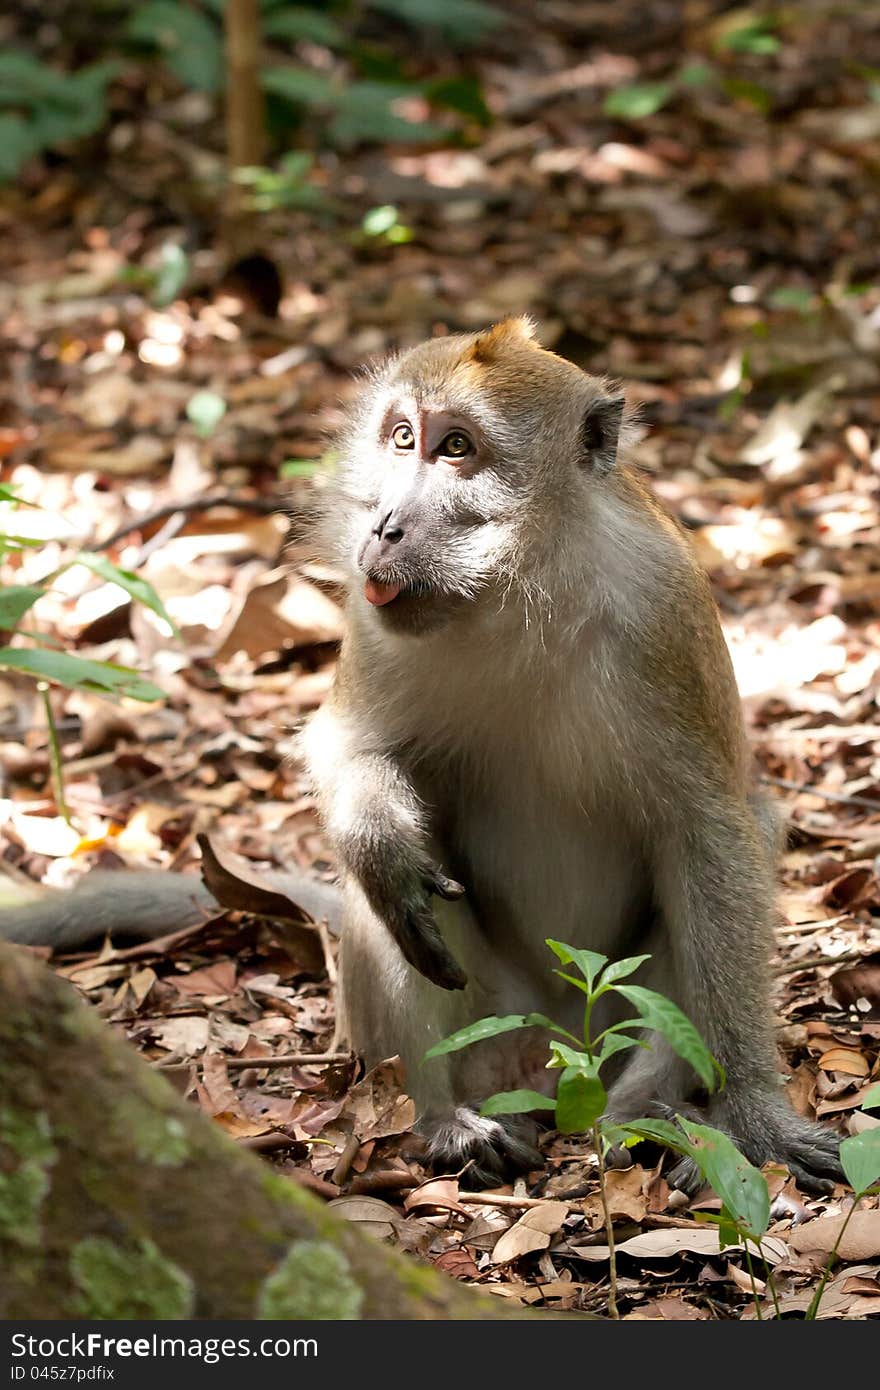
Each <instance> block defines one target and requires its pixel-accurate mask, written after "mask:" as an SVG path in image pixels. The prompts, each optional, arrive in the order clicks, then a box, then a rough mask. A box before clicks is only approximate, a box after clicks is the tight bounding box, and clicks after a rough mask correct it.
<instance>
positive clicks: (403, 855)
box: [355, 846, 467, 989]
mask: <svg viewBox="0 0 880 1390" xmlns="http://www.w3.org/2000/svg"><path fill="white" fill-rule="evenodd" d="M355 873H356V876H357V878H358V880H359V881H360V884H361V887H362V888H363V890H364V892H365V894H366V896H367V899H368V901H369V903H370V906H371V907H372V909H373V911H374V912H375V913H376V915H377V916H378V917H380V918H381V920H382V921H383V922H384V923H385V926H386V927H387V928H388V930H389V931H390V933H391V935H392V936H393V937H394V940H395V941H396V942H397V944H398V946H399V947H400V950H401V953H402V955H403V957H404V959H405V960H407V961H408V962H409V964H410V965H411V966H412V967H413V969H414V970H418V972H419V974H420V975H424V977H425V979H426V980H430V981H431V983H432V984H435V985H439V986H440V987H441V989H464V987H465V985H466V984H467V976H466V975H465V973H464V971H463V970H462V968H461V966H460V965H459V963H458V961H457V960H456V959H455V957H454V956H453V954H452V952H451V951H450V950H449V947H448V946H447V945H446V942H445V941H444V940H443V937H442V936H441V935H440V932H439V930H438V928H437V923H436V921H435V920H434V913H433V910H432V908H431V898H432V896H437V897H439V898H445V899H446V901H447V902H454V901H455V900H456V899H457V898H460V897H462V896H463V894H464V888H463V887H462V886H461V884H460V883H456V882H455V880H454V879H451V878H448V877H447V876H446V874H444V873H443V872H442V870H441V869H439V868H438V866H437V865H436V864H434V863H433V862H432V861H431V860H430V859H428V858H426V857H425V856H424V855H421V854H413V853H412V851H411V850H409V852H408V850H407V849H406V848H403V847H402V846H399V847H398V848H396V849H395V850H393V851H391V852H390V853H389V851H388V849H387V848H385V849H383V850H382V851H376V850H374V852H373V854H372V855H371V856H370V857H369V859H368V860H366V861H364V860H363V859H362V861H361V863H360V864H359V865H358V867H357V869H356V870H355Z"/></svg>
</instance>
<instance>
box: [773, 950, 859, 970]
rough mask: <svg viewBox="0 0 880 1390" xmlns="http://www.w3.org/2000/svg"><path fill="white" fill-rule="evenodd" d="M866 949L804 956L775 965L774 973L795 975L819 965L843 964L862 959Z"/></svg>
mask: <svg viewBox="0 0 880 1390" xmlns="http://www.w3.org/2000/svg"><path fill="white" fill-rule="evenodd" d="M867 954H868V952H867V951H844V952H843V954H842V955H840V956H805V957H804V959H803V960H791V961H785V962H783V964H782V965H777V966H776V967H775V969H774V971H773V974H774V975H797V974H798V972H799V971H801V970H815V969H816V967H817V966H819V965H844V964H846V963H847V962H848V961H851V960H864V959H865V956H866V955H867Z"/></svg>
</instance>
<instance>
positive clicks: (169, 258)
mask: <svg viewBox="0 0 880 1390" xmlns="http://www.w3.org/2000/svg"><path fill="white" fill-rule="evenodd" d="M188 275H189V257H188V256H187V254H186V252H185V251H184V249H183V247H182V246H178V245H177V242H175V241H166V243H165V245H164V246H163V247H162V250H161V252H160V253H159V264H158V267H157V269H156V271H155V277H154V279H153V291H152V294H151V296H150V298H151V300H152V303H153V304H154V305H155V306H156V308H157V309H165V308H167V306H168V305H169V304H173V303H174V301H175V299H177V298H178V297H179V295H180V291H181V290H182V289H183V287H184V285H185V284H186V277H187V276H188Z"/></svg>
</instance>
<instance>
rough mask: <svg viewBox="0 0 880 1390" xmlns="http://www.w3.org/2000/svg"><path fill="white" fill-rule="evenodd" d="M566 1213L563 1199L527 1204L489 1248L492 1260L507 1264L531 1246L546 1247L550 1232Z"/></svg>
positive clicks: (535, 1248)
mask: <svg viewBox="0 0 880 1390" xmlns="http://www.w3.org/2000/svg"><path fill="white" fill-rule="evenodd" d="M567 1215H568V1207H567V1205H566V1204H565V1203H564V1202H542V1203H541V1205H540V1206H539V1207H530V1208H529V1210H528V1211H526V1212H524V1213H523V1215H522V1216H521V1217H520V1218H519V1220H518V1221H515V1222H514V1224H513V1225H512V1226H511V1228H510V1230H509V1231H505V1232H504V1234H503V1235H502V1236H501V1237H500V1239H499V1240H498V1243H497V1244H496V1246H495V1249H494V1250H493V1251H492V1263H493V1264H496V1265H503V1264H509V1263H510V1262H511V1260H516V1259H519V1257H520V1255H528V1254H529V1252H530V1251H532V1250H546V1249H547V1247H548V1246H549V1244H550V1238H551V1236H554V1235H555V1234H556V1232H557V1231H560V1230H561V1229H562V1223H563V1222H564V1221H565V1218H566V1216H567Z"/></svg>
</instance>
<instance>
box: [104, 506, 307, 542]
mask: <svg viewBox="0 0 880 1390" xmlns="http://www.w3.org/2000/svg"><path fill="white" fill-rule="evenodd" d="M214 507H231V508H232V509H233V511H237V512H253V513H256V515H257V516H271V515H272V513H273V512H283V511H285V510H286V504H285V502H284V500H283V499H282V498H281V497H274V498H272V497H235V496H230V495H227V494H225V493H223V494H222V495H221V496H219V497H191V498H190V499H189V501H186V502H168V503H166V505H165V506H164V507H156V509H155V510H154V511H152V512H147V513H146V515H145V516H141V517H138V518H137V520H136V521H129V522H126V524H125V525H124V526H120V527H119V528H118V530H116V531H114V532H113V534H112V535H111V536H108V537H107V538H106V539H105V540H102V541H92V542H91V543H90V544H89V545H84V546H83V550H86V551H95V550H110V549H111V547H112V546H114V545H118V544H119V542H120V541H124V540H125V539H126V538H127V537H128V536H131V535H133V534H134V532H135V531H144V530H146V529H147V527H149V526H155V524H156V522H158V521H167V520H168V518H169V517H172V516H178V515H181V516H195V515H197V514H198V513H199V512H209V511H211V510H212V509H213V508H214Z"/></svg>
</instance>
